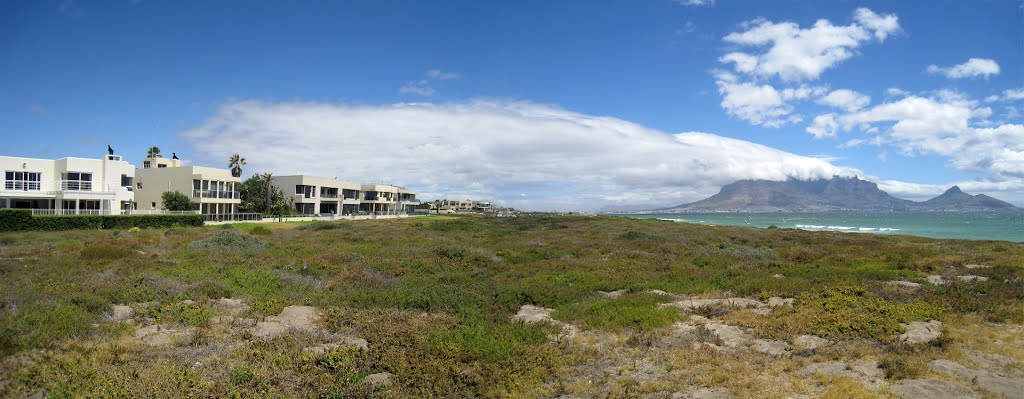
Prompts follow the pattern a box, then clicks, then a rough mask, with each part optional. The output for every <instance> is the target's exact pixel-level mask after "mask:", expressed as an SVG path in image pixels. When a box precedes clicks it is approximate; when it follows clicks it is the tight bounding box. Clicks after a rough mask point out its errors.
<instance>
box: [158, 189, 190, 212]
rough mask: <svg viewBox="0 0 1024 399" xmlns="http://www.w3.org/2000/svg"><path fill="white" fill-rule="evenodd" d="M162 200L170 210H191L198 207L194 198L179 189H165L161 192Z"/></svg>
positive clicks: (165, 207)
mask: <svg viewBox="0 0 1024 399" xmlns="http://www.w3.org/2000/svg"><path fill="white" fill-rule="evenodd" d="M160 202H162V203H163V205H164V209H167V210H169V211H191V210H195V209H196V205H195V204H193V203H192V199H191V198H189V197H188V196H187V195H185V194H182V193H180V192H178V191H164V192H163V194H160Z"/></svg>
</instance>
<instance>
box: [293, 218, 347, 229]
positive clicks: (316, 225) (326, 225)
mask: <svg viewBox="0 0 1024 399" xmlns="http://www.w3.org/2000/svg"><path fill="white" fill-rule="evenodd" d="M348 227H349V226H348V225H347V224H345V223H342V222H324V221H319V220H317V221H314V222H313V223H310V224H307V225H304V226H302V227H299V228H300V229H302V230H312V231H324V230H337V229H344V228H348Z"/></svg>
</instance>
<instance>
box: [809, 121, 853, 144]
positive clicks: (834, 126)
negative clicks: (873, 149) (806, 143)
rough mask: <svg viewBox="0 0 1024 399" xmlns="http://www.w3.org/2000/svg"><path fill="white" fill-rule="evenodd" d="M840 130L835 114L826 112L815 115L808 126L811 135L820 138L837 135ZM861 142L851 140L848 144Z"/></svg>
mask: <svg viewBox="0 0 1024 399" xmlns="http://www.w3.org/2000/svg"><path fill="white" fill-rule="evenodd" d="M838 130H839V123H838V122H836V115H835V114H824V115H818V116H815V117H814V120H813V121H812V122H811V125H810V126H808V127H807V133H810V134H811V135H813V136H814V138H818V139H820V138H825V137H835V136H836V131H838ZM859 144H860V142H853V140H851V142H848V143H847V146H849V147H853V146H856V145H859Z"/></svg>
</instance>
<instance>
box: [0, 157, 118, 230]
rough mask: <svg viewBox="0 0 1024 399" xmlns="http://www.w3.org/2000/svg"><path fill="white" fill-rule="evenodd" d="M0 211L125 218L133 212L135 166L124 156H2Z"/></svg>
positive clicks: (0, 163)
mask: <svg viewBox="0 0 1024 399" xmlns="http://www.w3.org/2000/svg"><path fill="white" fill-rule="evenodd" d="M0 169H2V170H3V178H4V181H3V186H0V208H23V209H33V210H35V211H34V212H35V213H37V214H55V215H63V214H119V213H122V212H123V211H127V210H131V209H132V198H133V192H132V180H133V178H134V176H135V167H134V166H132V165H131V164H129V163H128V162H125V161H123V160H121V156H120V155H113V154H106V155H103V157H101V158H74V157H66V158H60V159H37V158H21V157H8V156H0Z"/></svg>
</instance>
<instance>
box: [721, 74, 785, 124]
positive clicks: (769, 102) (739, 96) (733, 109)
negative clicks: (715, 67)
mask: <svg viewBox="0 0 1024 399" xmlns="http://www.w3.org/2000/svg"><path fill="white" fill-rule="evenodd" d="M715 84H717V85H718V92H719V94H721V95H722V102H721V106H722V108H723V109H725V112H727V113H729V114H730V115H733V116H736V117H738V118H740V119H743V120H745V121H747V122H750V123H751V124H754V125H764V126H765V127H780V126H783V125H785V124H787V123H790V122H795V121H797V120H796V118H791V117H788V115H789V114H790V113H792V112H793V106H792V105H790V104H789V103H788V102H786V100H787V99H786V98H785V96H784V93H783V92H781V91H779V90H776V89H775V88H774V87H772V86H771V85H767V84H760V85H759V84H755V83H751V82H741V81H739V80H738V79H737V78H736V76H735V75H733V74H731V73H728V72H722V73H719V74H718V75H717V76H716V80H715ZM794 95H795V93H792V92H791V94H790V97H792V96H794Z"/></svg>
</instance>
